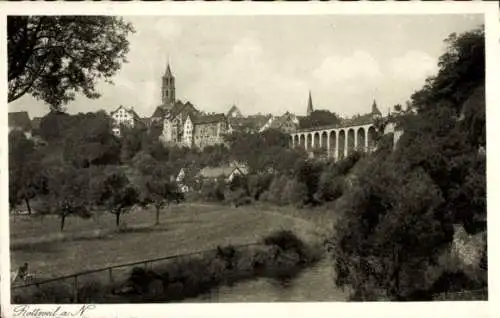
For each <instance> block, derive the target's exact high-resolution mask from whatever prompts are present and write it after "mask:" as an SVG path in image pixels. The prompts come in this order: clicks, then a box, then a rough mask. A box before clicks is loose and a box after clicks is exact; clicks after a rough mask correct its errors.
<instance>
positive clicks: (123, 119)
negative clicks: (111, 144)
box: [110, 105, 140, 136]
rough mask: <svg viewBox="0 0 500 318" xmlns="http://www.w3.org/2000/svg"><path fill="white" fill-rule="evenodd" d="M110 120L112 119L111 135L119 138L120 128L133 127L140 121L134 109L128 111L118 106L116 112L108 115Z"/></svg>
mask: <svg viewBox="0 0 500 318" xmlns="http://www.w3.org/2000/svg"><path fill="white" fill-rule="evenodd" d="M110 116H111V118H112V119H113V133H114V134H115V135H117V136H120V134H121V132H120V126H121V125H125V126H128V127H135V125H137V123H138V121H139V120H140V117H139V115H137V113H136V112H135V111H134V108H133V107H131V108H129V109H127V108H125V107H124V106H122V105H120V106H119V107H118V108H117V109H116V110H114V111H112V112H111V113H110Z"/></svg>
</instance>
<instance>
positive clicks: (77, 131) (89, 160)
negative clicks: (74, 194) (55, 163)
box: [64, 111, 120, 168]
mask: <svg viewBox="0 0 500 318" xmlns="http://www.w3.org/2000/svg"><path fill="white" fill-rule="evenodd" d="M72 122H73V124H72V127H71V129H70V130H69V131H67V133H66V136H65V137H64V159H65V160H66V161H68V162H71V163H72V164H74V165H75V166H77V167H83V168H85V167H88V166H90V165H103V164H104V165H106V164H118V163H120V144H119V141H118V140H117V138H116V137H115V136H114V135H113V134H112V132H111V125H112V120H111V118H110V117H109V116H108V115H107V114H106V113H105V112H104V111H98V112H96V113H87V114H78V115H76V116H75V117H74V118H73V120H72Z"/></svg>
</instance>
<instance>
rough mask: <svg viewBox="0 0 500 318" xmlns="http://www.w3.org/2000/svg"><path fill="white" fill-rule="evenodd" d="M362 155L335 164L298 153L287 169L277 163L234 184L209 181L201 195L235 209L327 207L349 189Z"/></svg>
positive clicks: (239, 178) (355, 155)
mask: <svg viewBox="0 0 500 318" xmlns="http://www.w3.org/2000/svg"><path fill="white" fill-rule="evenodd" d="M277 156H279V154H277ZM363 156H364V155H363V154H362V153H358V152H355V153H352V154H351V155H350V156H348V157H347V158H345V159H343V160H342V161H339V162H337V163H334V162H333V161H320V160H314V159H313V160H311V159H309V158H308V157H307V156H305V155H303V154H301V152H299V153H297V154H296V155H295V156H294V158H293V160H292V158H290V164H289V165H288V166H285V165H283V166H281V165H280V163H279V161H277V164H276V165H275V166H268V168H269V169H266V170H260V171H254V172H250V173H249V174H248V175H239V176H236V177H234V178H233V180H232V181H231V182H227V180H224V178H220V179H218V180H214V181H210V182H207V183H206V184H204V185H203V186H202V188H201V191H200V193H201V197H202V199H204V200H207V201H218V202H226V203H230V204H233V205H236V206H238V205H242V204H249V203H251V202H254V201H262V202H269V203H272V204H277V205H293V206H296V207H305V206H317V205H322V204H328V203H329V202H334V201H335V200H337V199H338V198H340V197H341V196H342V195H343V193H344V192H345V191H346V190H347V189H348V188H349V178H350V176H351V174H352V170H353V168H354V166H355V165H356V163H357V162H358V161H359V160H360V158H362V157H363Z"/></svg>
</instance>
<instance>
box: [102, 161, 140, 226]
mask: <svg viewBox="0 0 500 318" xmlns="http://www.w3.org/2000/svg"><path fill="white" fill-rule="evenodd" d="M92 191H93V192H94V193H95V192H97V195H93V197H95V198H97V205H100V206H103V207H105V208H106V209H107V211H109V212H110V213H111V214H114V215H115V220H116V226H117V227H119V226H120V217H121V215H122V214H123V213H126V212H129V211H130V210H131V209H132V208H133V207H134V206H136V205H138V204H139V203H140V201H139V191H138V190H137V188H136V187H134V186H133V185H132V184H131V182H130V180H129V178H128V177H127V175H126V174H125V173H123V172H122V171H120V170H117V169H111V171H108V172H107V173H106V175H105V176H104V177H102V178H98V179H97V178H96V179H95V181H94V183H93V189H92Z"/></svg>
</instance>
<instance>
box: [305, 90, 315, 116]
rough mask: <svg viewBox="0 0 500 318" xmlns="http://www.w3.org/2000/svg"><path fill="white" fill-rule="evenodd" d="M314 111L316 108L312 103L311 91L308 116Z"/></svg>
mask: <svg viewBox="0 0 500 318" xmlns="http://www.w3.org/2000/svg"><path fill="white" fill-rule="evenodd" d="M313 111H314V108H313V103H312V97H311V90H309V100H308V102H307V116H310V115H311V113H312V112H313Z"/></svg>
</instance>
